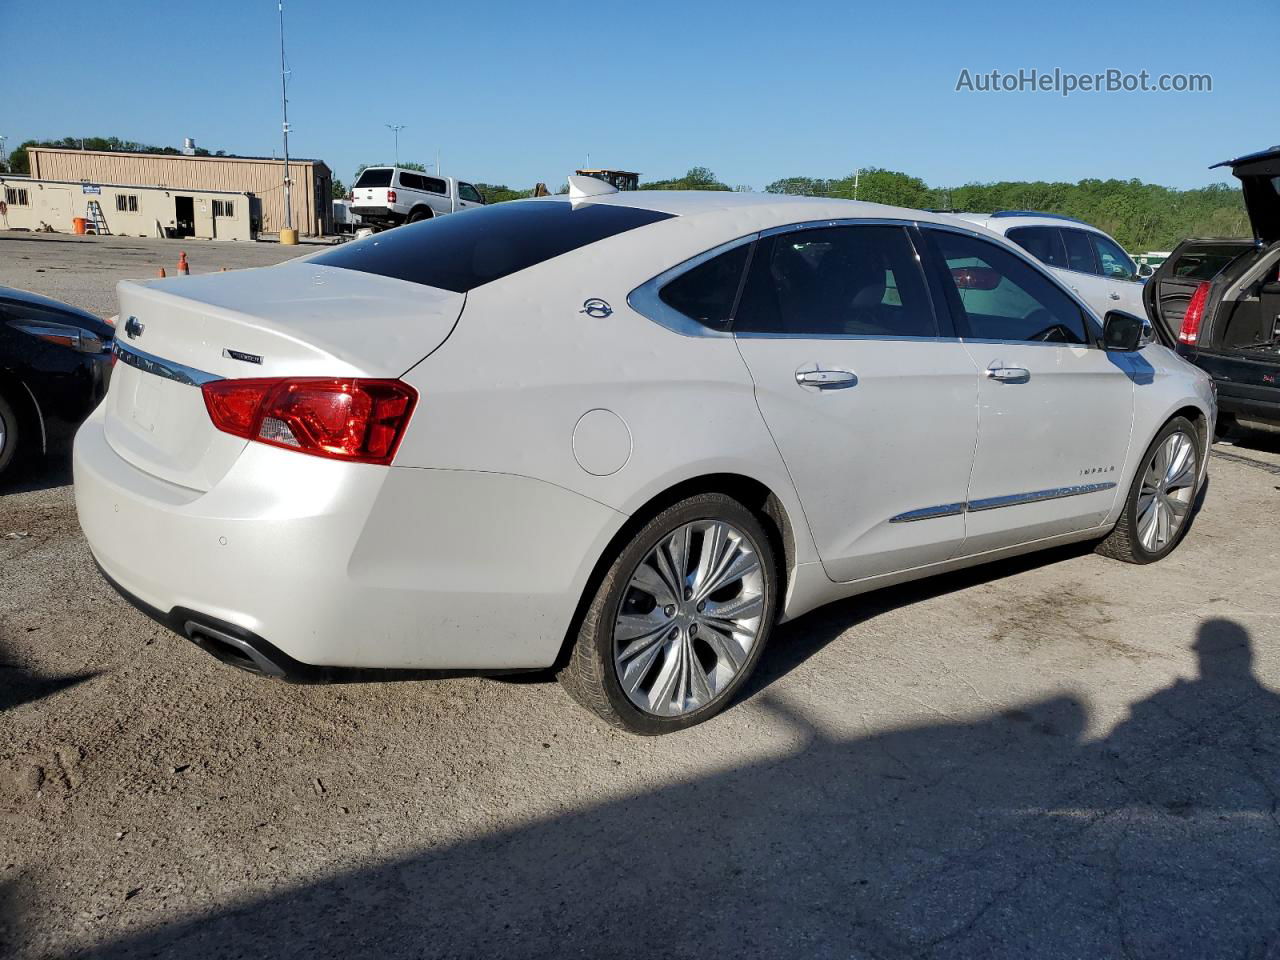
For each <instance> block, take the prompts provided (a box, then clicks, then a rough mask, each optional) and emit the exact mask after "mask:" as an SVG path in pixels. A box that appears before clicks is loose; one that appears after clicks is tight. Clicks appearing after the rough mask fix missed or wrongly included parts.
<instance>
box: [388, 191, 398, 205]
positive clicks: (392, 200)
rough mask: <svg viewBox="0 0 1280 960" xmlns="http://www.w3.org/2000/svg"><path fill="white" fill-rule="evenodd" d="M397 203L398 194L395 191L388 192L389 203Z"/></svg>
mask: <svg viewBox="0 0 1280 960" xmlns="http://www.w3.org/2000/svg"><path fill="white" fill-rule="evenodd" d="M395 202H396V192H395V191H394V190H388V191H387V203H395Z"/></svg>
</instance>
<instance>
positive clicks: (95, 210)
mask: <svg viewBox="0 0 1280 960" xmlns="http://www.w3.org/2000/svg"><path fill="white" fill-rule="evenodd" d="M85 212H86V213H87V214H88V220H89V222H90V223H91V224H93V232H94V233H96V234H97V235H98V236H100V237H109V236H111V228H110V227H108V226H107V218H106V217H104V216H103V215H102V204H100V203H99V202H98V201H97V200H90V201H89V208H88V210H86V211H85Z"/></svg>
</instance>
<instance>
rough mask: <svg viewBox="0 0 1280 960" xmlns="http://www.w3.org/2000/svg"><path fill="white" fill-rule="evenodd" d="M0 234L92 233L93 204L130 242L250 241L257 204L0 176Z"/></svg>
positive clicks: (219, 196)
mask: <svg viewBox="0 0 1280 960" xmlns="http://www.w3.org/2000/svg"><path fill="white" fill-rule="evenodd" d="M0 201H3V206H0V229H5V230H46V229H52V230H54V231H56V232H57V233H72V232H74V230H75V220H76V219H77V218H84V219H85V220H86V221H88V223H87V224H86V227H87V229H89V230H91V231H92V232H95V233H96V232H98V231H97V230H96V229H94V227H95V226H96V224H95V217H94V212H95V211H94V209H93V204H95V203H96V204H97V208H98V209H97V213H99V214H100V217H101V222H102V223H104V224H105V226H106V229H107V231H109V232H111V233H112V234H115V235H117V236H130V237H172V238H175V239H179V238H182V237H195V238H197V239H203V240H253V239H255V236H256V235H255V232H254V229H253V223H254V221H255V220H256V219H257V218H258V200H257V198H256V197H254V196H253V195H252V194H247V193H232V192H230V191H225V190H169V189H166V188H164V187H146V186H137V185H130V184H119V183H85V182H80V181H75V182H72V181H67V180H36V179H33V178H30V177H11V176H4V175H0Z"/></svg>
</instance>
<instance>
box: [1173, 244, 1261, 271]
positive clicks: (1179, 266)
mask: <svg viewBox="0 0 1280 960" xmlns="http://www.w3.org/2000/svg"><path fill="white" fill-rule="evenodd" d="M1247 249H1250V248H1249V247H1247V246H1244V245H1243V244H1239V243H1236V244H1224V245H1223V246H1220V247H1211V246H1194V247H1191V248H1190V249H1188V250H1187V251H1186V252H1184V253H1183V254H1182V255H1181V256H1180V257H1178V259H1177V261H1176V262H1175V263H1174V264H1173V266H1172V268H1171V269H1170V271H1169V274H1168V275H1169V276H1170V277H1176V278H1178V279H1180V280H1212V279H1213V278H1214V277H1216V276H1217V275H1218V274H1220V273H1221V272H1222V270H1223V268H1224V267H1226V265H1227V264H1229V263H1230V262H1231V261H1232V260H1234V259H1235V258H1236V257H1238V256H1240V254H1242V253H1244V252H1245V250H1247Z"/></svg>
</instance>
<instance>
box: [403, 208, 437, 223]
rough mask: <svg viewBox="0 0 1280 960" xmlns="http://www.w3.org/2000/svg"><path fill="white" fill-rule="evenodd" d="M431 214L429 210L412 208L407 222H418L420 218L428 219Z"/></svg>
mask: <svg viewBox="0 0 1280 960" xmlns="http://www.w3.org/2000/svg"><path fill="white" fill-rule="evenodd" d="M431 216H432V214H431V211H430V210H422V209H418V210H414V211H413V212H412V213H411V214H409V219H408V221H407V222H408V223H418V222H420V221H422V220H430V219H431Z"/></svg>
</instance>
